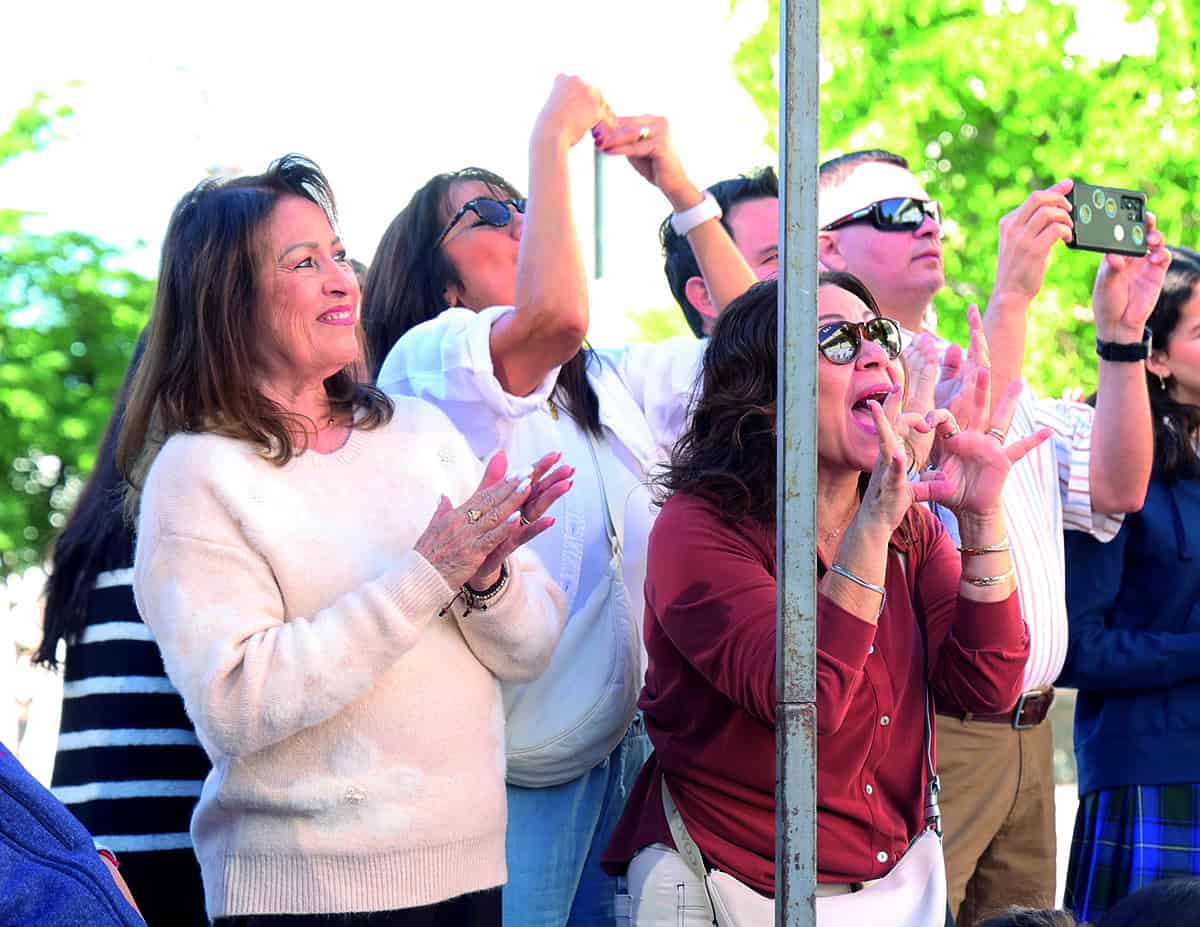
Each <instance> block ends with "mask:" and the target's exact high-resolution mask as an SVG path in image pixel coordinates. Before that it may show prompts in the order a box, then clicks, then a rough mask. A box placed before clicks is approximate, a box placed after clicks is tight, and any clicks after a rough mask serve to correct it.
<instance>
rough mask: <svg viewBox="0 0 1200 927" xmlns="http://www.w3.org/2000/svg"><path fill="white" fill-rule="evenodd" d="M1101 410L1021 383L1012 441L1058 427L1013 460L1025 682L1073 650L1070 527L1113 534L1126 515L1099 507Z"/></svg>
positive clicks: (1008, 516)
mask: <svg viewBox="0 0 1200 927" xmlns="http://www.w3.org/2000/svg"><path fill="white" fill-rule="evenodd" d="M1094 415H1095V410H1094V409H1093V408H1092V407H1091V406H1089V405H1086V404H1084V403H1081V402H1070V401H1068V400H1059V399H1036V398H1034V395H1033V393H1032V391H1031V390H1030V389H1029V387H1028V386H1025V387H1024V388H1023V389H1022V391H1021V396H1020V398H1019V400H1018V401H1017V409H1016V412H1015V414H1014V415H1013V420H1012V425H1011V426H1010V428H1009V431H1008V441H1007V442H1006V443H1010V444H1011V443H1012V442H1013V441H1018V440H1020V439H1021V438H1024V437H1027V436H1028V435H1031V434H1033V433H1034V432H1035V431H1037V430H1038V429H1040V428H1049V429H1050V430H1051V431H1052V432H1053V434H1052V435H1051V437H1050V439H1049V440H1048V441H1046V442H1045V443H1043V444H1041V445H1039V446H1038V447H1036V448H1034V449H1033V450H1032V451H1030V452H1029V453H1028V454H1026V455H1025V457H1023V458H1022V459H1021V460H1019V461H1018V462H1017V463H1016V465H1015V466H1014V467H1013V468H1012V472H1011V473H1010V474H1009V476H1008V481H1007V482H1006V483H1005V484H1004V494H1003V496H1002V497H1001V504H1002V507H1003V509H1004V521H1005V524H1006V525H1007V528H1008V536H1009V539H1010V541H1011V543H1012V559H1013V569H1014V571H1015V572H1016V578H1017V591H1018V594H1019V596H1020V600H1021V615H1022V617H1024V619H1025V622H1026V624H1028V625H1029V642H1030V649H1029V662H1028V663H1027V664H1026V665H1025V684H1024V687H1023V688H1024V690H1026V691H1028V690H1030V689H1040V688H1044V687H1045V686H1049V685H1052V684H1053V683H1054V680H1055V679H1057V678H1058V674H1059V672H1060V671H1061V670H1062V667H1063V662H1064V661H1065V660H1066V657H1067V590H1066V578H1065V576H1066V559H1065V555H1064V553H1063V529H1064V528H1069V529H1072V530H1074V531H1084V532H1087V533H1088V534H1091V535H1093V536H1094V537H1096V538H1097V539H1098V540H1100V541H1111V540H1112V539H1113V538H1114V537H1116V535H1117V532H1118V531H1119V530H1120V528H1121V521H1122V519H1121V516H1113V515H1104V514H1101V513H1098V512H1093V511H1092V496H1091V484H1090V481H1089V476H1088V474H1089V466H1090V459H1091V449H1092V422H1093V419H1094ZM933 508H934V511H935V513H936V514H937V516H938V517H939V518H940V519H941V520H942V523H943V524H944V525H945V526H946V530H947V531H948V532H949V534H950V536H951V537H952V538H954V540H955V543H958V523H957V520H956V519H955V517H954V515H953V513H951V512H950V511H949V510H948V509H946V508H945V507H944V506H937V505H935V506H933Z"/></svg>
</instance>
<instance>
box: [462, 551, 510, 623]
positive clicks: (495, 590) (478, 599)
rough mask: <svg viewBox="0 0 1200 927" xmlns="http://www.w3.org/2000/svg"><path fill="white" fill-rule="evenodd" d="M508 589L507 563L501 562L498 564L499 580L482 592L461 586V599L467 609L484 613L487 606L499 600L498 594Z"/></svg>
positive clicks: (468, 586)
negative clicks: (463, 600) (464, 601)
mask: <svg viewBox="0 0 1200 927" xmlns="http://www.w3.org/2000/svg"><path fill="white" fill-rule="evenodd" d="M507 588H508V563H507V562H506V561H501V563H500V578H499V579H498V580H496V581H495V582H494V583H492V584H491V585H490V586H488V587H487V588H486V589H484V590H482V591H477V590H475V589H472V588H471V587H470V585H464V586H463V598H464V599H465V600H466V603H467V608H468V609H477V610H479V611H481V612H486V611H487V610H488V606H489V605H491V604H492V603H493V602H495V601H496V599H498V598H500V594H501V593H502V592H504V590H505V589H507Z"/></svg>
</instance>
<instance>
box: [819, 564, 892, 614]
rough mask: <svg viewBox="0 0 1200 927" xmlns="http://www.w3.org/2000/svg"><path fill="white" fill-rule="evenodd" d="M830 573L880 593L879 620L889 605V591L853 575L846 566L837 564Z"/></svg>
mask: <svg viewBox="0 0 1200 927" xmlns="http://www.w3.org/2000/svg"><path fill="white" fill-rule="evenodd" d="M829 572H830V573H836V574H837V575H838V576H840V577H842V579H848V580H850V582H852V583H854V584H856V585H859V586H862V587H863V588H864V589H870V590H871V591H872V592H876V593H878V594H879V611H877V612H876V613H875V620H876V621H878V620H879V616H880V615H882V614H883V606H884V605H886V604H887V590H886V589H884V588H883V586H876V585H875V584H874V583H869V582H867V581H866V580H865V579H863V578H862V577H861V576H855V575H854V574H853V573H851V572H850V571H849V570H847V569H846V568H845V567H844V566H842V565H840V564H837V563H835V564H833V565H832V566H830V568H829Z"/></svg>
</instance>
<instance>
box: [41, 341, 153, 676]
mask: <svg viewBox="0 0 1200 927" xmlns="http://www.w3.org/2000/svg"><path fill="white" fill-rule="evenodd" d="M145 349H146V333H145V331H143V332H142V334H141V337H140V338H138V342H137V346H136V347H135V348H134V349H133V358H132V359H131V360H130V361H129V367H128V368H127V369H126V371H125V379H124V381H123V382H122V383H121V389H120V392H118V394H117V397H116V401H115V402H114V403H113V411H112V415H111V417H110V418H109V420H108V425H107V427H106V428H105V429H104V437H103V438H101V440H100V448H99V450H98V451H97V452H96V464H95V466H93V467H92V472H91V475H90V476H89V477H88V479H87V482H86V483H85V484H84V487H83V491H82V492H80V494H79V498H78V500H76V502H75V506H74V508H72V509H71V514H70V515H69V516H67V522H66V524H65V525H63V528H62V531H61V532H59V535H58V537H57V538H56V539H55V541H54V547H53V550H52V552H51V555H50V576H49V577H48V578H47V580H46V591H45V595H46V609H45V612H44V615H43V619H42V642H41V643H40V644H39V645H38V649H37V653H35V654H34V656H33V661H34V662H35V663H40V664H42V665H43V666H49V667H51V668H53V667H56V666H57V665H58V655H57V651H58V642H59V641H60V640H65V641H67V642H70V641H71V640H72V639H74V638H75V637H77V636H78V635H79V634H80V633H82V632H83V628H84V626H85V625H86V624H87V612H88V599H89V597H90V596H91V592H92V586H93V585H94V584H95V582H96V577H97V576H98V575H99V574H101V573H104V572H105V571H107V570H119V569H124V568H126V567H128V566H129V565H130V564H132V563H133V530H132V528H131V526H130V525H129V523H128V522H127V521H126V520H125V516H124V512H123V503H124V498H125V478H124V477H123V476H121V472H120V470H118V469H117V436H118V435H119V434H120V433H121V426H122V424H123V423H124V421H125V406H126V403H127V402H128V401H129V390H130V386H131V385H132V383H133V378H134V375H135V373H136V372H137V369H138V365H139V364H140V363H141V360H142V355H143V353H144V352H145Z"/></svg>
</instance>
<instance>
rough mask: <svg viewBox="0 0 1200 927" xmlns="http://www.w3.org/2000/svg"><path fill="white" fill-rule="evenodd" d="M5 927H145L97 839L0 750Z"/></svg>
mask: <svg viewBox="0 0 1200 927" xmlns="http://www.w3.org/2000/svg"><path fill="white" fill-rule="evenodd" d="M0 924H4V925H5V927H145V922H144V921H143V920H142V919H141V918H140V917H139V916H138V915H137V912H135V911H134V910H133V908H132V907H130V905H129V902H127V901H126V900H125V897H124V896H123V895H122V894H121V892H120V890H119V889H118V888H117V885H116V883H115V882H114V881H113V879H112V876H111V875H110V874H109V872H108V869H107V868H106V867H105V865H104V863H103V861H101V859H100V856H99V854H98V853H97V852H96V848H95V846H94V844H93V843H92V838H91V837H90V836H89V835H88V832H87V831H86V830H84V829H83V826H82V825H81V824H80V823H79V822H78V821H76V820H75V818H73V817H72V816H71V813H70V812H69V811H67V809H66V808H64V807H63V806H62V805H61V804H60V803H59V802H58V801H57V799H55V798H54V796H53V795H51V794H50V793H49V792H48V791H47V790H46V789H44V788H43V787H42V786H41V785H40V784H39V783H38V782H37V780H36V779H34V778H33V776H31V775H29V773H28V772H26V771H25V768H24V767H23V766H22V765H21V763H20V762H19V761H18V760H17V758H16V757H14V756H13V755H12V754H11V753H9V751H8V750H7V749H6V748H5V747H4V746H3V744H0Z"/></svg>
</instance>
